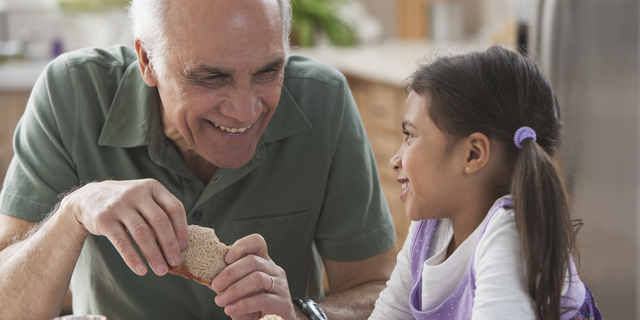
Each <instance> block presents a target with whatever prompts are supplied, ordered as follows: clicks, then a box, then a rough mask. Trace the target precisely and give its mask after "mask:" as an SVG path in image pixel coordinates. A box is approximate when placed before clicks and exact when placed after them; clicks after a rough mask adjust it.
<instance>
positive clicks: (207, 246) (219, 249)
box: [169, 225, 229, 286]
mask: <svg viewBox="0 0 640 320" xmlns="http://www.w3.org/2000/svg"><path fill="white" fill-rule="evenodd" d="M227 252H229V246H227V245H225V244H224V243H222V242H220V240H219V239H218V237H217V236H216V233H215V231H214V230H213V229H211V228H205V227H201V226H196V225H190V226H189V240H188V243H187V247H186V248H185V249H184V250H182V262H180V264H179V265H178V266H176V267H173V266H169V273H171V274H173V275H176V276H180V277H183V278H187V279H189V280H193V281H195V282H197V283H199V284H201V285H205V286H210V285H211V283H212V282H213V278H215V277H216V276H217V275H218V274H220V272H221V271H222V270H223V269H224V268H225V267H226V266H227V263H226V262H225V260H224V258H225V256H226V255H227Z"/></svg>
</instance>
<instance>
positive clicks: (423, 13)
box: [396, 0, 430, 39]
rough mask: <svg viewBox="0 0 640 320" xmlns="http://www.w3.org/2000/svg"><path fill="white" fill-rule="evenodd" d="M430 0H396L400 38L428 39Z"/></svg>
mask: <svg viewBox="0 0 640 320" xmlns="http://www.w3.org/2000/svg"><path fill="white" fill-rule="evenodd" d="M429 2H430V1H429V0H396V10H397V21H398V22H397V26H398V38H400V39H426V38H427V37H428V36H429V25H430V23H429V20H430V19H429V18H430V17H429Z"/></svg>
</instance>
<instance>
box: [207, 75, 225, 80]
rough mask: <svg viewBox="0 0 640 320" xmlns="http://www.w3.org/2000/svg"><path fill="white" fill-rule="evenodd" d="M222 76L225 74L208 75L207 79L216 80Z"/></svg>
mask: <svg viewBox="0 0 640 320" xmlns="http://www.w3.org/2000/svg"><path fill="white" fill-rule="evenodd" d="M222 78H224V75H222V74H214V75H211V76H208V77H206V78H205V80H207V81H216V80H220V79H222Z"/></svg>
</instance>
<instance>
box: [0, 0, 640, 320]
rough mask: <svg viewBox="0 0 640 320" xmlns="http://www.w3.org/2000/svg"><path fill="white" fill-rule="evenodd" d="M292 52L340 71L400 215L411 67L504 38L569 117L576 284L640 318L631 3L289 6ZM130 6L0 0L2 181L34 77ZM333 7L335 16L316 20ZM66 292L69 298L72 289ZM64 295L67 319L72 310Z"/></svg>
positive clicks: (637, 34) (367, 1) (123, 31)
mask: <svg viewBox="0 0 640 320" xmlns="http://www.w3.org/2000/svg"><path fill="white" fill-rule="evenodd" d="M293 2H294V8H295V13H294V19H295V20H294V24H295V26H296V27H297V28H296V29H295V30H294V34H293V41H294V44H295V45H296V46H297V47H295V48H294V50H293V52H294V53H297V54H303V55H308V56H311V57H313V58H316V59H318V60H322V61H325V62H327V63H330V64H332V65H334V66H335V67H336V68H338V69H339V70H341V71H342V72H343V73H344V74H345V75H346V76H347V79H348V80H349V85H350V87H351V90H352V92H353V94H354V97H355V98H356V101H357V103H358V107H359V109H360V111H361V115H362V118H363V122H364V124H365V127H366V129H367V132H368V134H369V138H370V140H371V144H372V147H373V149H374V153H375V155H376V160H377V162H378V167H379V171H380V177H381V182H382V185H383V188H384V191H385V193H386V195H387V200H388V202H389V206H390V208H391V210H392V214H393V215H394V219H395V222H396V231H397V233H398V238H399V240H398V243H397V247H398V248H400V246H401V244H402V241H403V240H404V238H405V237H406V233H407V229H408V225H409V221H408V219H407V218H406V217H405V215H404V211H403V205H402V203H401V202H400V200H399V194H400V187H399V185H398V184H397V183H396V182H395V173H394V172H393V171H392V170H391V169H390V168H389V167H388V165H387V164H388V161H389V158H390V157H391V156H392V155H393V154H394V153H395V152H396V150H397V148H398V147H399V145H400V143H401V140H402V138H401V135H400V122H401V119H402V109H403V103H404V99H405V98H406V94H405V93H404V92H403V90H402V81H403V79H405V78H406V77H407V76H408V75H409V73H410V72H411V70H413V69H414V68H415V66H416V63H417V62H419V61H424V60H426V59H429V58H433V57H436V56H439V55H442V54H449V53H456V52H465V51H469V50H472V49H477V48H485V47H487V46H488V45H490V44H492V43H501V44H503V45H507V46H510V47H512V48H514V49H517V50H520V51H521V52H524V53H527V54H530V55H531V56H532V57H534V58H536V59H537V60H539V61H540V62H541V63H542V64H543V67H544V68H545V69H546V72H547V73H548V75H549V78H550V80H551V81H552V83H553V85H554V87H555V89H556V91H557V94H558V98H559V100H560V103H561V107H562V110H563V116H564V117H565V133H564V134H565V139H564V142H563V145H562V148H561V150H560V153H559V155H560V157H559V159H558V161H559V163H560V164H561V165H562V168H563V172H564V174H565V178H566V181H567V185H568V186H569V190H570V195H571V199H572V209H573V212H574V216H575V217H576V218H581V219H583V220H584V221H585V226H584V227H583V228H582V229H581V230H580V240H581V242H580V245H581V249H582V255H581V256H580V267H581V272H582V278H583V279H584V281H585V283H586V284H587V285H588V286H589V287H590V288H591V290H592V291H593V293H594V294H595V296H596V298H597V301H598V304H599V306H600V308H601V311H602V313H603V315H604V317H605V318H606V319H610V320H623V319H640V296H639V295H638V293H639V290H640V260H639V259H640V255H639V249H640V232H638V231H639V229H640V222H639V221H640V219H638V216H639V212H640V211H639V208H640V200H639V199H640V192H639V191H640V185H639V181H640V170H638V168H639V163H640V159H639V158H640V157H639V155H640V148H639V145H640V144H639V142H640V130H639V123H640V113H639V112H638V109H639V107H640V94H639V92H640V90H638V89H640V80H639V79H640V77H639V72H640V63H639V61H640V58H639V57H640V41H639V39H640V24H639V19H638V18H639V16H640V5H639V4H638V0H395V1H394V0H360V1H357V0H351V1H348V0H346V1H339V2H336V1H329V0H326V1H325V0H293ZM125 4H126V0H0V186H1V181H2V180H3V177H4V174H5V172H6V167H7V166H8V164H9V161H10V159H11V156H12V154H13V152H12V148H11V137H12V134H13V129H14V127H15V125H16V123H17V122H18V120H19V118H20V115H21V114H22V112H23V110H24V106H25V104H26V101H27V99H28V96H29V92H30V90H31V87H32V85H33V83H34V82H35V80H36V78H37V77H38V75H39V74H40V72H41V71H42V70H43V68H44V67H45V65H46V64H47V63H48V62H49V61H50V60H51V59H52V58H53V57H55V56H57V55H59V54H60V53H63V52H65V51H70V50H75V49H78V48H82V47H88V46H95V47H103V48H106V47H110V46H112V45H116V44H124V45H132V43H133V39H132V38H131V35H130V32H129V21H128V18H127V13H126V10H125V9H124V5H125ZM327 6H329V9H330V10H328V12H333V13H334V14H332V15H328V16H327V15H320V14H318V13H319V12H327V11H326V10H322V8H323V7H327ZM69 298H70V297H69ZM69 312H71V310H70V309H69V306H68V300H67V301H66V304H65V309H64V310H63V313H69Z"/></svg>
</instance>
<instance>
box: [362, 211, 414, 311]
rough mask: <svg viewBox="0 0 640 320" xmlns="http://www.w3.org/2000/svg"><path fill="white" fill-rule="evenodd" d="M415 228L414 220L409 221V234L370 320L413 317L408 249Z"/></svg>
mask: <svg viewBox="0 0 640 320" xmlns="http://www.w3.org/2000/svg"><path fill="white" fill-rule="evenodd" d="M415 228H416V222H411V226H410V227H409V234H408V235H407V238H406V240H405V241H404V244H403V245H402V250H401V251H400V253H399V254H398V258H397V263H396V266H395V268H394V269H393V273H391V278H390V279H389V281H387V287H386V288H385V289H384V290H382V292H381V293H380V297H379V298H378V300H377V301H376V306H375V309H373V313H372V314H371V317H369V319H370V320H385V319H407V320H410V319H414V318H413V314H412V313H411V309H410V308H409V294H410V293H411V289H412V284H411V282H412V281H411V258H410V256H409V251H410V250H411V249H410V248H411V241H412V239H413V234H414V232H415Z"/></svg>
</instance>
